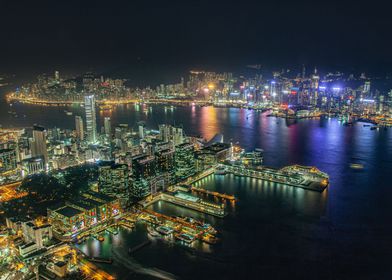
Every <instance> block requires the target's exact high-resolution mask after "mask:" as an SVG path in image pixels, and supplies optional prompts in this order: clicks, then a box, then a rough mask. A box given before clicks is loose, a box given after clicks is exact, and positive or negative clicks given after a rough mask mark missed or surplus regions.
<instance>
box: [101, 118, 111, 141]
mask: <svg viewBox="0 0 392 280" xmlns="http://www.w3.org/2000/svg"><path fill="white" fill-rule="evenodd" d="M103 124H104V131H105V135H106V137H110V136H111V134H112V128H111V121H110V117H105V119H104V123H103Z"/></svg>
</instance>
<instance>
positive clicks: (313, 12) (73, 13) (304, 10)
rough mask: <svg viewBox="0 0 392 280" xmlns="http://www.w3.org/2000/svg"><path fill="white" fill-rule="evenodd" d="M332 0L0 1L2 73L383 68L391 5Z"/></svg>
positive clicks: (391, 42) (390, 50)
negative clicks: (248, 66)
mask: <svg viewBox="0 0 392 280" xmlns="http://www.w3.org/2000/svg"><path fill="white" fill-rule="evenodd" d="M340 2H341V3H339V2H333V1H308V2H303V1H246V0H241V1H212V0H211V1H186V0H182V1H170V0H160V1H134V0H128V1H115V0H108V1H98V0H97V1H83V0H79V1H66V0H64V1H60V0H51V1H23V2H22V1H17V0H12V1H8V0H0V13H1V16H0V28H1V39H0V60H1V61H0V71H1V72H9V71H13V72H16V73H39V72H41V71H49V70H52V69H54V68H56V69H59V70H65V71H84V70H86V69H89V68H94V69H99V70H105V71H111V69H125V68H132V67H136V68H137V67H147V68H148V69H165V70H168V71H180V70H181V71H182V70H183V69H189V68H208V69H211V70H224V69H228V70H232V69H237V68H240V67H243V66H244V65H246V64H261V65H263V66H265V67H269V68H280V67H291V66H299V65H301V64H306V65H310V66H311V67H313V66H314V65H317V66H318V67H319V68H323V67H324V68H343V69H356V70H358V71H362V70H368V71H388V70H389V67H390V66H392V32H391V30H392V17H391V16H390V11H391V9H390V7H388V5H387V4H386V3H382V2H378V1H367V2H366V3H361V2H360V1H351V0H349V1H343V0H342V1H340ZM391 69H392V68H391Z"/></svg>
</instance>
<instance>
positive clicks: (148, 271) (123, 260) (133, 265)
mask: <svg viewBox="0 0 392 280" xmlns="http://www.w3.org/2000/svg"><path fill="white" fill-rule="evenodd" d="M112 257H113V260H114V261H115V262H118V263H120V264H121V265H123V266H124V267H126V268H127V269H129V270H132V271H134V272H136V273H139V274H144V275H149V276H153V277H156V278H158V279H163V280H175V279H177V278H176V277H175V275H173V274H171V273H169V272H166V271H163V270H160V269H158V268H147V267H143V266H142V265H141V264H139V263H137V262H135V261H134V259H130V258H129V256H126V257H124V256H123V255H121V254H119V253H118V252H116V251H115V250H112Z"/></svg>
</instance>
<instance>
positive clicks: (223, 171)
mask: <svg viewBox="0 0 392 280" xmlns="http://www.w3.org/2000/svg"><path fill="white" fill-rule="evenodd" d="M214 174H215V175H226V174H227V171H226V168H224V167H223V166H218V167H217V168H216V169H215V172H214Z"/></svg>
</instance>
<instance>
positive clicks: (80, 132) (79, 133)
mask: <svg viewBox="0 0 392 280" xmlns="http://www.w3.org/2000/svg"><path fill="white" fill-rule="evenodd" d="M75 129H76V137H77V138H78V139H79V140H81V141H83V140H84V128H83V119H82V117H81V116H75Z"/></svg>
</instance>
